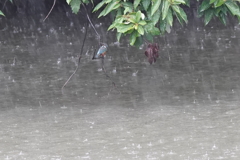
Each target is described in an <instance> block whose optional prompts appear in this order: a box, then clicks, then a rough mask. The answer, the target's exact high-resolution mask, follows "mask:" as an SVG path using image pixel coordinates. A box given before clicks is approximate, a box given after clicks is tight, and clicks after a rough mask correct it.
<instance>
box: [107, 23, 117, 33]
mask: <svg viewBox="0 0 240 160" xmlns="http://www.w3.org/2000/svg"><path fill="white" fill-rule="evenodd" d="M116 25H117V23H116V22H115V21H114V22H113V23H112V24H111V25H110V26H109V27H108V31H109V30H110V29H113V28H115V27H116Z"/></svg>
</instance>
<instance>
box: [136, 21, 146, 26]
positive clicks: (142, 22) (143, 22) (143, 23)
mask: <svg viewBox="0 0 240 160" xmlns="http://www.w3.org/2000/svg"><path fill="white" fill-rule="evenodd" d="M138 24H140V25H142V26H144V25H146V24H147V22H146V21H140V22H139V23H138Z"/></svg>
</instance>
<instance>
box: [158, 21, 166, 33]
mask: <svg viewBox="0 0 240 160" xmlns="http://www.w3.org/2000/svg"><path fill="white" fill-rule="evenodd" d="M159 25H160V30H161V32H162V33H164V32H165V30H166V25H167V22H166V20H160V24H159Z"/></svg>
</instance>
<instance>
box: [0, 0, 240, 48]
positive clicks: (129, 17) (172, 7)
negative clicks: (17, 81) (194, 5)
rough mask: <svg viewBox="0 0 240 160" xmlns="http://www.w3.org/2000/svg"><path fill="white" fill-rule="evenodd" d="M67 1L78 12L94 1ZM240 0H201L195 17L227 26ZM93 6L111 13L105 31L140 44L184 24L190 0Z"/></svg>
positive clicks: (116, 0) (121, 0)
mask: <svg viewBox="0 0 240 160" xmlns="http://www.w3.org/2000/svg"><path fill="white" fill-rule="evenodd" d="M66 1H67V3H68V4H69V5H70V6H71V8H72V10H73V12H74V13H77V12H78V10H79V8H80V5H81V3H86V4H87V3H89V2H91V3H93V1H92V0H91V1H90V0H66ZM197 1H198V0H196V2H197ZM239 2H240V0H203V1H201V0H200V5H199V7H198V16H199V17H203V18H204V24H205V25H207V24H208V23H209V22H210V21H211V20H212V19H213V18H214V17H217V18H219V20H220V21H221V22H222V23H223V24H225V25H226V23H227V15H229V14H230V15H232V16H237V18H238V19H239V20H240V10H239ZM94 5H95V8H94V9H93V12H96V11H101V12H100V14H99V16H98V17H102V16H106V15H108V14H109V13H112V14H113V15H114V20H113V22H112V24H111V25H110V26H109V28H108V30H116V31H117V40H118V41H120V38H121V36H123V35H124V36H126V35H129V40H130V44H131V45H135V46H139V45H141V44H142V42H143V38H144V39H147V40H148V41H151V42H152V41H153V37H154V36H156V35H161V34H164V33H165V32H166V31H167V32H168V33H169V32H170V31H171V27H172V26H173V21H174V19H176V20H178V22H179V23H180V24H181V25H184V23H187V22H188V19H187V15H186V13H185V11H184V10H183V8H182V7H183V6H184V5H185V6H188V7H190V0H134V1H132V0H131V1H130V0H102V1H100V3H98V4H94ZM0 15H1V12H0Z"/></svg>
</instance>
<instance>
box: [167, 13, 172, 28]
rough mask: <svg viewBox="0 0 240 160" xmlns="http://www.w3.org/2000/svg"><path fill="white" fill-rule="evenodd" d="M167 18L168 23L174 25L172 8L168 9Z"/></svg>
mask: <svg viewBox="0 0 240 160" xmlns="http://www.w3.org/2000/svg"><path fill="white" fill-rule="evenodd" d="M166 20H167V22H168V24H169V25H170V26H172V23H173V15H172V10H171V9H169V10H168V14H167V17H166Z"/></svg>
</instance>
